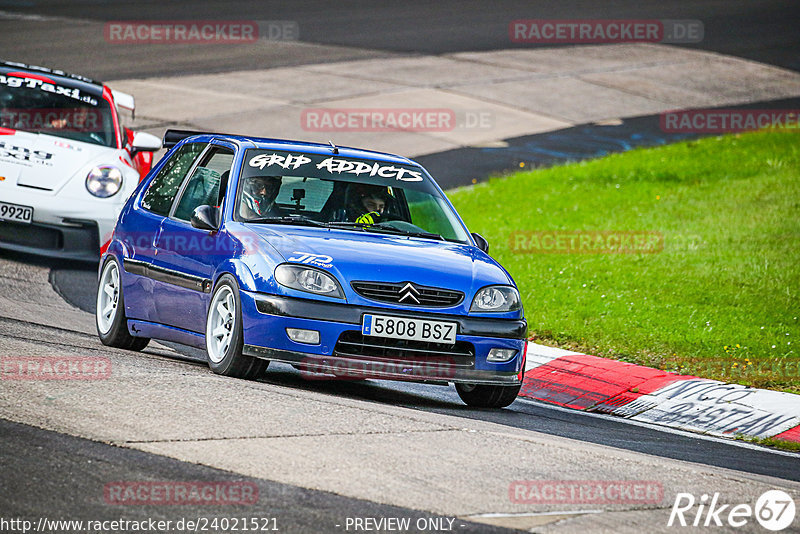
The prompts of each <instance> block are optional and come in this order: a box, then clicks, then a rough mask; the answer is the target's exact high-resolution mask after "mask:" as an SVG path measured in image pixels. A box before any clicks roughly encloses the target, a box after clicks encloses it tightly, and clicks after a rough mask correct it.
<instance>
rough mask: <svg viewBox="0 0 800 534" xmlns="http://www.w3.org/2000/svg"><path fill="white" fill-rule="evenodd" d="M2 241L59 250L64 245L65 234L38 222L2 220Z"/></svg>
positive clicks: (0, 232) (0, 230) (0, 237)
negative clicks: (24, 222) (37, 223)
mask: <svg viewBox="0 0 800 534" xmlns="http://www.w3.org/2000/svg"><path fill="white" fill-rule="evenodd" d="M0 241H3V242H5V243H9V244H12V245H25V246H31V247H36V248H41V249H47V250H59V249H61V248H63V247H64V237H63V234H62V233H61V232H59V231H58V230H55V229H53V228H47V227H44V226H37V225H36V224H20V223H14V222H8V221H0Z"/></svg>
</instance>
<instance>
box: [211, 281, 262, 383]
mask: <svg viewBox="0 0 800 534" xmlns="http://www.w3.org/2000/svg"><path fill="white" fill-rule="evenodd" d="M242 347H243V335H242V308H241V301H240V299H239V286H238V285H237V284H236V280H234V278H233V277H232V276H230V275H227V274H226V275H223V276H222V278H220V280H219V282H218V283H217V286H216V287H215V288H214V294H213V296H212V297H211V304H210V305H209V307H208V314H207V316H206V354H207V356H208V366H209V367H211V370H212V371H214V372H215V373H217V374H220V375H225V376H232V377H235V378H244V379H248V380H253V379H255V378H258V377H259V376H261V374H262V373H263V372H264V370H265V369H266V368H267V366H268V365H269V362H268V361H266V360H261V359H258V358H252V357H249V356H244V355H243V354H242Z"/></svg>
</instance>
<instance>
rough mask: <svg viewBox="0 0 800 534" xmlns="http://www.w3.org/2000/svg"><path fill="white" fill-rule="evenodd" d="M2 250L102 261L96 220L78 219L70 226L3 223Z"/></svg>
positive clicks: (1, 225) (1, 224)
mask: <svg viewBox="0 0 800 534" xmlns="http://www.w3.org/2000/svg"><path fill="white" fill-rule="evenodd" d="M0 248H4V249H8V250H15V251H17V252H24V253H27V254H38V255H44V256H53V257H57V258H62V259H68V260H79V261H91V262H96V261H97V260H98V259H99V258H100V241H99V231H98V229H97V223H96V222H94V221H78V220H75V221H73V222H72V223H71V224H70V225H69V226H67V225H63V224H47V223H41V222H34V223H31V224H20V223H15V222H7V221H0Z"/></svg>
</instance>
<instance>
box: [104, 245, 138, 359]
mask: <svg viewBox="0 0 800 534" xmlns="http://www.w3.org/2000/svg"><path fill="white" fill-rule="evenodd" d="M94 315H95V324H96V325H97V335H98V336H100V341H101V342H102V343H103V345H108V346H109V347H116V348H119V349H128V350H142V349H143V348H145V347H146V346H147V344H148V343H150V338H146V337H134V336H132V335H131V334H130V333H129V332H128V319H127V318H126V317H125V299H124V298H123V296H122V280H121V278H120V272H119V264H118V263H117V260H116V259H115V258H113V257H110V258H108V259H107V260H106V263H105V265H104V266H103V271H102V272H101V273H100V281H99V283H98V284H97V301H96V309H95V314H94Z"/></svg>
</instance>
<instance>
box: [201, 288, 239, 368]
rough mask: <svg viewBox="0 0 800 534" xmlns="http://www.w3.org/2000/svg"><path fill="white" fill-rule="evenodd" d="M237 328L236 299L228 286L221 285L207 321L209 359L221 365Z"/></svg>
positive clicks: (215, 295)
mask: <svg viewBox="0 0 800 534" xmlns="http://www.w3.org/2000/svg"><path fill="white" fill-rule="evenodd" d="M235 328H236V298H234V295H233V290H232V289H231V288H230V286H228V285H220V286H219V289H218V290H217V292H216V293H214V298H213V299H212V300H211V306H210V307H209V310H208V320H207V321H206V349H207V351H208V358H209V359H210V360H211V361H212V362H214V363H219V362H221V361H222V359H223V358H224V357H225V355H226V354H227V352H228V347H229V346H230V344H231V340H232V339H233V335H234V332H235Z"/></svg>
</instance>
